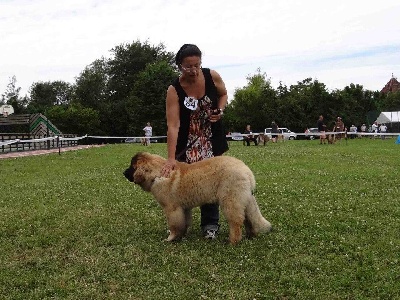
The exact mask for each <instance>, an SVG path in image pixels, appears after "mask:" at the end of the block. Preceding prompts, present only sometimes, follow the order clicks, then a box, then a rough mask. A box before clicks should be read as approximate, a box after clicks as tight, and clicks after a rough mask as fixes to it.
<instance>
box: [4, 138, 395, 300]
mask: <svg viewBox="0 0 400 300" xmlns="http://www.w3.org/2000/svg"><path fill="white" fill-rule="evenodd" d="M394 141H395V140H394V139H388V140H371V139H369V138H364V139H355V140H348V141H345V140H342V141H341V142H339V143H337V144H335V145H319V142H318V141H306V140H303V141H287V142H284V143H283V142H280V143H277V144H271V143H269V144H268V145H267V146H265V147H264V146H253V145H252V146H250V147H246V146H243V144H242V143H241V142H231V145H230V150H229V152H228V153H227V155H231V156H235V157H237V158H239V159H241V160H243V161H244V162H245V163H247V164H248V165H249V167H250V168H251V169H252V170H253V172H254V174H255V177H256V180H257V188H256V191H255V195H256V198H257V201H258V203H259V206H260V209H261V211H262V213H263V215H264V216H265V217H266V219H267V220H269V221H270V222H271V223H272V224H273V226H274V230H273V232H272V233H269V234H266V235H261V236H259V237H257V238H255V239H252V240H247V239H244V240H243V241H242V242H241V243H240V244H239V245H237V246H230V245H228V244H226V240H227V238H228V227H227V224H226V222H225V220H224V219H223V218H221V230H220V234H219V236H218V239H217V240H213V241H208V240H203V238H202V237H201V233H200V228H199V223H200V222H199V209H197V208H196V209H195V210H194V226H193V228H191V230H190V232H189V234H188V236H187V237H186V238H185V239H183V240H182V241H181V242H177V243H166V242H164V241H163V239H164V238H166V237H167V227H166V223H165V219H164V216H163V213H162V211H161V209H160V207H159V206H158V204H157V203H156V202H155V200H154V199H153V197H152V195H150V194H148V193H145V192H143V191H142V190H141V189H140V188H139V187H138V186H135V185H133V184H132V183H129V182H128V181H127V180H126V179H125V178H124V177H123V175H122V172H123V170H124V169H125V168H127V167H128V164H129V162H130V158H131V157H132V156H133V155H134V154H135V153H136V152H138V151H144V150H145V151H149V152H152V153H157V154H160V155H162V156H164V157H165V155H166V145H165V144H152V145H151V146H150V147H145V146H141V145H139V144H120V145H107V146H104V147H101V148H93V149H89V150H80V151H73V152H65V153H62V154H61V155H58V154H49V155H43V156H36V157H25V158H18V159H2V160H0V299H24V300H25V299H400V262H399V258H400V222H399V220H400V188H399V173H400V172H399V170H400V145H396V144H395V143H394Z"/></svg>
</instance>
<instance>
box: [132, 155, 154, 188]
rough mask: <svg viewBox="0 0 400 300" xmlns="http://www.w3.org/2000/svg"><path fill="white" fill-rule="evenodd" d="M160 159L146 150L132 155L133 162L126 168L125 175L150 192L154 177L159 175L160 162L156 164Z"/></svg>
mask: <svg viewBox="0 0 400 300" xmlns="http://www.w3.org/2000/svg"><path fill="white" fill-rule="evenodd" d="M155 161H158V159H157V157H156V156H154V155H152V154H150V153H146V152H139V153H137V154H136V155H135V156H134V157H132V160H131V164H130V166H129V168H128V169H126V170H125V172H124V176H125V177H126V179H128V180H129V181H130V182H134V183H135V184H138V185H140V187H141V188H142V189H143V190H145V191H147V192H149V191H150V189H151V186H152V184H153V182H154V179H155V178H156V177H157V176H159V173H160V167H159V166H158V165H159V164H154V162H155Z"/></svg>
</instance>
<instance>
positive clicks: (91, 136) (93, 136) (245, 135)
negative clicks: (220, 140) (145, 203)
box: [0, 131, 400, 147]
mask: <svg viewBox="0 0 400 300" xmlns="http://www.w3.org/2000/svg"><path fill="white" fill-rule="evenodd" d="M292 133H294V134H296V135H297V136H319V135H323V134H325V135H327V136H328V135H337V134H345V133H346V132H344V131H341V132H325V133H321V132H313V133H295V132H292ZM263 134H264V133H252V134H244V133H240V134H234V135H232V134H227V135H226V137H227V138H232V139H235V138H243V137H247V136H249V135H254V136H258V135H263ZM265 135H272V133H267V134H265ZM278 135H284V136H290V133H283V134H282V133H278ZM347 135H357V136H363V135H365V136H399V135H400V133H399V132H393V133H387V132H385V133H383V132H347ZM166 137H167V136H166V135H160V136H151V137H146V136H132V137H131V136H129V137H126V136H122V137H115V136H95V135H84V136H80V137H74V138H64V137H59V140H60V141H78V140H81V139H84V138H94V139H145V138H150V139H158V138H166ZM55 139H57V136H55V137H47V138H41V139H29V140H21V139H15V140H9V141H6V142H0V147H1V146H8V145H11V144H16V143H39V142H45V141H51V140H55ZM238 140H239V139H238ZM240 140H241V139H240Z"/></svg>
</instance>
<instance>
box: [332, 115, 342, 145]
mask: <svg viewBox="0 0 400 300" xmlns="http://www.w3.org/2000/svg"><path fill="white" fill-rule="evenodd" d="M333 131H334V132H340V133H337V134H335V138H336V139H339V140H340V139H341V138H342V137H343V135H344V134H345V133H343V132H344V131H345V128H344V123H343V120H342V118H341V117H337V118H336V122H335V127H334V128H333Z"/></svg>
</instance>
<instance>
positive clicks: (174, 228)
mask: <svg viewBox="0 0 400 300" xmlns="http://www.w3.org/2000/svg"><path fill="white" fill-rule="evenodd" d="M165 162H166V160H165V158H163V157H161V156H158V155H154V154H150V153H147V152H140V153H138V154H136V155H135V156H134V157H133V158H132V160H131V163H130V166H129V168H128V169H126V170H125V172H124V175H125V177H126V178H127V179H128V180H129V181H131V182H134V183H135V184H138V185H139V186H140V187H141V188H142V189H143V190H144V191H146V192H150V193H152V194H153V196H154V197H155V198H156V200H157V201H158V203H159V204H160V206H161V207H162V209H163V211H164V214H165V216H166V219H167V224H168V228H169V232H170V233H169V236H168V238H167V239H166V241H168V242H171V241H175V240H180V239H181V238H182V237H184V236H185V235H186V233H187V231H188V228H189V226H190V225H191V224H192V208H194V207H198V206H201V205H203V204H207V203H219V205H220V208H221V210H222V213H223V214H224V216H225V218H226V220H227V222H228V224H229V242H230V243H231V244H237V243H238V242H240V241H241V239H242V225H244V226H245V230H246V235H247V236H248V237H249V238H251V237H255V236H257V235H258V234H259V233H262V232H268V231H270V230H271V223H270V222H268V221H267V220H266V219H265V218H264V217H263V216H262V215H261V212H260V209H259V207H258V205H257V202H256V199H255V197H254V194H253V191H254V189H255V185H256V182H255V178H254V175H253V173H252V172H251V170H250V169H249V168H248V167H247V166H246V165H245V164H244V163H243V162H242V161H240V160H238V159H236V158H233V157H230V156H217V157H213V158H209V159H206V160H203V161H200V162H196V163H193V164H186V163H180V162H178V163H177V166H176V169H175V170H174V171H172V173H171V175H170V177H168V178H166V177H160V173H161V169H162V168H163V166H164V164H165Z"/></svg>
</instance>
